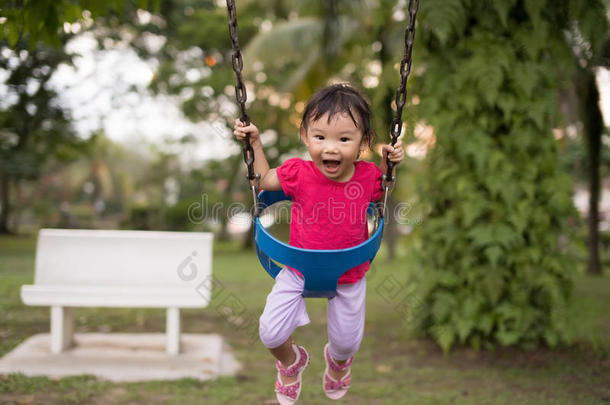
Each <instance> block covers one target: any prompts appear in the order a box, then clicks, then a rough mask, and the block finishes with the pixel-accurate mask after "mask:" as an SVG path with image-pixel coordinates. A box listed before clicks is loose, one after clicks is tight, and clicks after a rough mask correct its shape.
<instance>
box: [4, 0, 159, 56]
mask: <svg viewBox="0 0 610 405" xmlns="http://www.w3.org/2000/svg"><path fill="white" fill-rule="evenodd" d="M132 3H135V5H137V7H140V8H144V9H146V8H147V7H149V6H152V7H154V8H155V9H158V8H159V4H160V0H136V1H125V0H106V1H98V0H80V1H75V0H23V1H15V0H13V1H11V0H5V1H2V3H1V8H0V17H4V18H5V19H6V20H4V21H2V20H0V40H7V41H8V43H9V44H10V46H16V45H17V43H18V42H19V41H23V42H26V41H27V42H29V46H30V48H33V47H35V46H36V45H37V44H38V42H39V41H41V42H44V43H45V44H47V45H53V46H55V47H57V48H58V47H61V46H62V37H63V29H64V24H65V23H68V24H70V23H74V22H77V21H79V20H81V19H83V16H84V15H85V14H87V13H88V16H89V18H95V17H98V16H101V15H106V14H108V13H111V12H117V11H118V12H120V11H122V9H123V7H124V5H125V4H132ZM85 11H86V12H87V13H85Z"/></svg>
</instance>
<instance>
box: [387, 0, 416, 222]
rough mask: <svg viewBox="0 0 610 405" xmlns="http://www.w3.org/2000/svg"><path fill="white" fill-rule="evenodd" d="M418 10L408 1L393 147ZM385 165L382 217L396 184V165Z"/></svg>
mask: <svg viewBox="0 0 610 405" xmlns="http://www.w3.org/2000/svg"><path fill="white" fill-rule="evenodd" d="M418 8H419V0H409V24H408V25H407V28H405V47H404V50H405V53H404V55H403V58H402V60H401V61H400V85H399V86H398V88H397V89H396V99H395V103H396V111H395V113H394V118H393V119H392V126H391V128H390V134H391V136H392V142H391V145H392V146H394V145H395V144H396V142H398V137H399V136H400V133H401V132H402V109H403V107H404V106H405V102H406V101H407V79H408V78H409V73H411V54H412V53H413V41H414V39H415V19H416V16H417V9H418ZM386 164H387V167H388V170H387V172H386V173H385V174H384V175H382V177H381V188H382V189H383V190H384V199H383V208H382V209H381V210H380V214H379V215H381V216H382V217H383V211H384V210H385V206H386V202H387V197H388V190H389V189H390V188H392V187H393V186H394V183H395V182H396V178H395V176H393V175H392V171H393V169H394V166H395V165H396V163H394V162H392V161H390V157H389V156H386Z"/></svg>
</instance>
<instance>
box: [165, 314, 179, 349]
mask: <svg viewBox="0 0 610 405" xmlns="http://www.w3.org/2000/svg"><path fill="white" fill-rule="evenodd" d="M166 333H167V354H169V355H170V356H175V355H177V354H178V353H180V309H179V308H167V323H166Z"/></svg>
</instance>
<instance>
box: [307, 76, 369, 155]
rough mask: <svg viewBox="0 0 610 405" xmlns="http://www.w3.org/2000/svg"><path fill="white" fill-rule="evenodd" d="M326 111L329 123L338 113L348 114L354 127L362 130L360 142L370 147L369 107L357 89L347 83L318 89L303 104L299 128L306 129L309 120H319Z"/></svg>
mask: <svg viewBox="0 0 610 405" xmlns="http://www.w3.org/2000/svg"><path fill="white" fill-rule="evenodd" d="M326 113H328V122H329V123H330V120H331V118H333V117H334V116H335V115H337V114H339V113H347V114H349V116H350V117H351V118H352V121H353V122H354V125H355V126H356V128H358V129H361V130H362V142H365V143H366V145H367V146H368V147H369V148H370V147H371V145H372V144H373V138H374V137H375V132H374V131H373V130H372V129H371V107H370V106H369V103H368V102H367V101H366V99H365V98H364V96H363V95H362V94H361V93H360V92H359V91H358V90H356V89H355V88H353V87H352V86H351V85H349V84H347V83H338V84H333V85H331V86H328V87H324V88H322V89H320V90H318V91H317V92H315V94H314V95H313V96H311V98H310V99H309V101H308V102H307V105H306V106H305V111H304V112H303V119H302V120H301V128H303V129H304V130H305V131H307V126H308V125H309V123H310V122H312V121H317V120H319V119H320V117H322V116H323V115H324V114H326ZM357 118H359V120H358V119H357ZM359 121H360V122H359Z"/></svg>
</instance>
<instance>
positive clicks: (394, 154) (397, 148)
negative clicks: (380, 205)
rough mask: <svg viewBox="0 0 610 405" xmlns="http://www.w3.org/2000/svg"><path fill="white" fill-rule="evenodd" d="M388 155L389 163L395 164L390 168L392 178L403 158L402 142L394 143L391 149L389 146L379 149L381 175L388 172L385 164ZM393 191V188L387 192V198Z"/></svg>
mask: <svg viewBox="0 0 610 405" xmlns="http://www.w3.org/2000/svg"><path fill="white" fill-rule="evenodd" d="M388 154H389V156H390V161H391V162H394V163H396V164H395V165H394V167H393V168H392V176H396V167H397V166H398V164H399V163H400V162H402V160H403V159H404V157H405V151H404V149H403V148H402V142H401V141H400V140H399V141H398V142H396V144H395V145H394V147H392V146H391V145H383V148H382V149H381V155H382V158H381V164H380V165H379V168H380V169H381V172H382V173H383V174H386V173H387V171H388V163H387V162H386V156H388ZM393 189H394V188H391V189H389V190H388V197H389V196H390V195H392V190H393ZM382 198H383V197H382Z"/></svg>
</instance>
